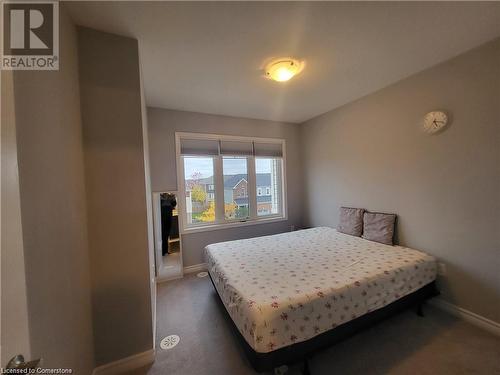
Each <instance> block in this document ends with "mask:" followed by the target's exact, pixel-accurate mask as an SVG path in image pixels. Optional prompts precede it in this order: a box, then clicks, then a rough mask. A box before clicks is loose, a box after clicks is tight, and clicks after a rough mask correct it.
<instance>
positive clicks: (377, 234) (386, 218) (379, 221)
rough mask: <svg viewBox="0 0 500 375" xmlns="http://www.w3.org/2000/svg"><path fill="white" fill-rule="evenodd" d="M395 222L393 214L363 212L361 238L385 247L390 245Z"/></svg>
mask: <svg viewBox="0 0 500 375" xmlns="http://www.w3.org/2000/svg"><path fill="white" fill-rule="evenodd" d="M395 222H396V215H395V214H384V213H381V212H365V214H364V215H363V238H364V239H366V240H370V241H375V242H380V243H384V244H386V245H392V244H393V243H392V240H393V238H394V223H395Z"/></svg>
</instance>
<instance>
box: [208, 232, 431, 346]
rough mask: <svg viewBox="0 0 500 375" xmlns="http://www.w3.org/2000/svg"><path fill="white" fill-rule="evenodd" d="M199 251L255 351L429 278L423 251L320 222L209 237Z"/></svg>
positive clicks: (300, 336)
mask: <svg viewBox="0 0 500 375" xmlns="http://www.w3.org/2000/svg"><path fill="white" fill-rule="evenodd" d="M205 255H206V260H207V263H208V270H209V272H210V274H211V276H212V279H213V281H214V283H215V286H216V288H217V290H218V292H219V294H220V296H221V298H222V300H223V302H224V304H225V306H226V309H227V310H228V312H229V314H230V315H231V317H232V319H233V321H234V322H235V324H236V326H237V327H238V329H239V330H240V332H241V334H242V335H243V337H244V338H245V339H246V341H247V342H248V344H249V345H250V346H251V347H252V348H253V349H254V350H255V351H257V352H261V353H266V352H270V351H273V350H276V349H278V348H281V347H284V346H288V345H291V344H294V343H297V342H300V341H304V340H307V339H310V338H312V337H314V336H316V335H318V334H320V333H322V332H325V331H327V330H330V329H332V328H334V327H336V326H338V325H340V324H342V323H346V322H348V321H349V320H352V319H354V318H356V317H358V316H360V315H363V314H366V313H368V312H370V311H373V310H376V309H378V308H381V307H383V306H385V305H387V304H389V303H391V302H393V301H395V300H397V299H399V298H401V297H403V296H405V295H407V294H409V293H411V292H414V291H415V290H417V289H419V288H421V287H423V286H424V285H426V284H428V283H430V282H431V281H433V280H434V279H435V278H436V261H435V259H434V258H433V257H432V256H430V255H428V254H425V253H423V252H421V251H417V250H413V249H409V248H406V247H400V246H388V245H383V244H379V243H376V242H371V241H367V240H364V239H362V238H359V237H353V236H349V235H346V234H342V233H338V232H337V231H336V230H334V229H331V228H326V227H321V228H313V229H307V230H301V231H297V232H291V233H283V234H278V235H273V236H266V237H258V238H251V239H247V240H238V241H229V242H221V243H217V244H212V245H208V246H207V247H206V248H205Z"/></svg>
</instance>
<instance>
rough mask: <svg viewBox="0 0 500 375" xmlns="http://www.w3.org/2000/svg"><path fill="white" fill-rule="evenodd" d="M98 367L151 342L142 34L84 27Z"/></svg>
mask: <svg viewBox="0 0 500 375" xmlns="http://www.w3.org/2000/svg"><path fill="white" fill-rule="evenodd" d="M78 37H79V38H78V43H79V56H80V61H79V62H80V93H81V94H80V95H81V108H82V119H83V144H84V155H85V177H86V181H85V182H86V190H87V211H88V223H89V224H88V232H89V247H90V263H91V278H92V302H93V322H94V337H95V351H96V362H97V365H102V364H105V363H108V362H111V361H115V360H119V359H122V358H125V357H128V356H130V355H133V354H137V353H140V352H144V351H147V350H149V349H152V348H153V334H152V326H151V317H152V311H151V290H150V283H149V280H150V275H149V257H148V229H147V207H146V184H145V173H146V170H145V160H144V145H143V135H142V131H143V124H142V113H141V92H140V76H139V56H138V46H137V40H134V39H130V38H126V37H121V36H118V35H113V34H108V33H103V32H99V31H95V30H91V29H86V28H80V29H79V33H78Z"/></svg>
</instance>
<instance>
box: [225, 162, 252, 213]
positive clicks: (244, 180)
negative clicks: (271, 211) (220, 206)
mask: <svg viewBox="0 0 500 375" xmlns="http://www.w3.org/2000/svg"><path fill="white" fill-rule="evenodd" d="M222 170H223V173H224V218H225V219H226V220H231V219H240V220H241V219H247V218H248V217H249V215H250V211H249V205H248V173H247V158H246V157H227V156H224V157H223V159H222Z"/></svg>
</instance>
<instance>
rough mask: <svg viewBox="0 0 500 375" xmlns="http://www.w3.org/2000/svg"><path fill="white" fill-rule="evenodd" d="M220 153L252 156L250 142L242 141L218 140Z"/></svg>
mask: <svg viewBox="0 0 500 375" xmlns="http://www.w3.org/2000/svg"><path fill="white" fill-rule="evenodd" d="M220 153H221V155H236V156H252V155H253V144H252V142H250V141H249V142H244V141H220Z"/></svg>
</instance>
